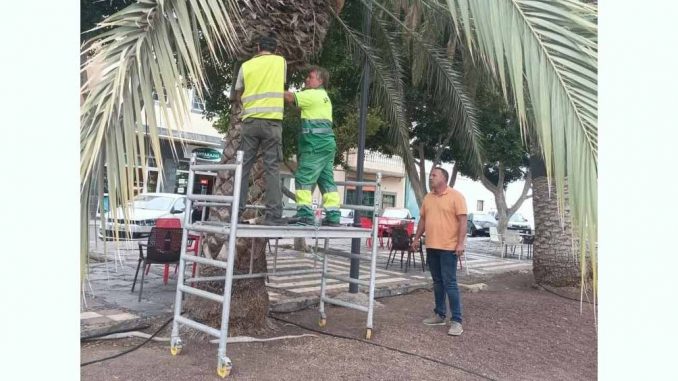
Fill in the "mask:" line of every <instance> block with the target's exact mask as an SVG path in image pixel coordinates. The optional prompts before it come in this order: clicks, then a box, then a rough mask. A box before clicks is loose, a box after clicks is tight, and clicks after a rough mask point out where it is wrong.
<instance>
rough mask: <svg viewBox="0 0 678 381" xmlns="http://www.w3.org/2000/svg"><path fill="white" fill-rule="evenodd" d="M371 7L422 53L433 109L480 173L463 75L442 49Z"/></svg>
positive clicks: (479, 156)
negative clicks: (439, 112)
mask: <svg viewBox="0 0 678 381" xmlns="http://www.w3.org/2000/svg"><path fill="white" fill-rule="evenodd" d="M363 1H364V0H363ZM373 4H374V5H375V6H377V7H378V8H380V9H381V11H382V12H383V13H384V14H386V15H387V16H388V17H389V18H390V19H391V20H393V21H394V22H395V23H396V24H398V25H399V26H400V28H401V29H402V30H403V31H404V32H405V33H407V34H408V35H410V36H411V37H412V42H413V43H415V44H416V45H417V46H418V47H419V51H420V52H421V53H422V54H420V55H419V57H420V59H422V60H423V62H424V65H423V68H422V69H421V71H422V74H421V76H422V77H423V76H426V77H427V83H428V86H429V87H430V88H431V89H432V91H433V94H434V97H433V98H434V100H435V102H436V106H437V107H438V109H440V111H441V112H442V113H443V114H444V115H445V116H446V117H447V119H448V120H449V121H450V134H451V136H452V137H454V138H456V139H457V140H458V142H459V145H460V147H461V149H462V150H463V152H462V154H463V155H464V156H465V157H466V159H467V160H466V161H467V162H468V163H469V165H470V166H472V168H473V169H474V170H476V171H477V172H478V173H480V171H481V170H482V163H483V159H482V146H481V144H480V129H479V128H478V126H477V124H476V109H475V106H474V105H473V101H472V100H471V99H470V98H469V97H468V95H467V92H466V90H465V87H464V85H463V81H462V77H463V75H462V74H461V73H460V72H459V71H458V70H457V69H456V68H455V67H454V65H453V63H452V59H451V58H450V57H448V55H447V51H446V50H445V49H442V48H438V47H436V46H435V45H434V44H433V43H431V42H429V41H427V39H425V38H424V37H422V36H421V35H420V34H419V33H418V32H416V31H414V30H412V29H410V28H409V27H408V26H407V25H405V24H404V23H403V22H402V21H400V20H399V19H398V17H397V16H395V15H394V14H393V13H391V12H390V11H389V10H388V9H387V8H386V7H384V6H383V5H381V4H380V3H378V2H376V1H374V2H373Z"/></svg>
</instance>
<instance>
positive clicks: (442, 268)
mask: <svg viewBox="0 0 678 381" xmlns="http://www.w3.org/2000/svg"><path fill="white" fill-rule="evenodd" d="M448 180H449V174H448V173H447V171H446V170H444V169H443V168H440V167H435V168H433V169H432V170H431V174H430V175H429V184H430V188H431V192H429V193H428V194H427V195H426V197H424V202H423V204H422V206H421V210H420V213H421V216H420V219H419V225H418V226H417V234H416V235H415V237H414V242H412V248H413V249H414V250H418V249H419V239H420V238H421V236H422V235H423V234H424V232H426V261H427V262H428V267H429V269H430V270H431V278H433V296H434V299H435V309H434V310H433V312H434V315H433V316H432V317H430V318H428V319H424V321H423V323H424V324H426V325H445V324H446V322H445V313H446V312H447V306H446V305H445V299H446V298H445V296H447V299H448V300H449V304H450V311H451V315H452V318H451V322H450V329H449V330H448V331H447V334H448V335H452V336H459V335H461V333H462V332H464V330H463V329H462V327H461V295H460V294H459V287H458V286H457V258H458V257H461V256H463V255H464V244H465V240H466V214H467V211H466V200H465V199H464V196H463V195H462V194H461V193H459V192H457V191H456V190H454V189H452V188H451V187H449V186H448V185H447V182H448Z"/></svg>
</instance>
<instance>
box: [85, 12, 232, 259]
mask: <svg viewBox="0 0 678 381" xmlns="http://www.w3.org/2000/svg"><path fill="white" fill-rule="evenodd" d="M239 24H240V14H239V11H238V8H237V5H236V3H235V1H233V0H225V1H215V0H189V1H183V0H169V1H162V0H142V1H140V2H138V3H135V4H132V5H130V6H128V7H126V8H125V9H123V10H121V11H120V12H118V13H116V14H114V15H112V16H110V17H109V18H107V19H106V20H104V21H103V22H101V23H100V25H99V26H98V28H107V30H106V31H104V32H102V33H101V34H100V35H98V36H97V37H96V38H95V39H94V40H92V41H90V42H89V43H87V44H86V45H85V46H95V47H97V48H96V49H97V51H96V52H95V53H94V54H93V55H92V57H91V58H90V59H89V60H88V61H87V62H86V63H85V64H84V65H83V68H82V71H84V72H86V73H88V74H90V79H88V81H87V82H86V83H85V84H84V85H83V87H82V92H83V96H84V97H85V100H84V103H83V104H82V106H81V127H80V179H81V187H80V192H81V208H82V213H81V224H82V227H83V229H82V231H83V234H81V263H83V264H84V263H85V262H86V256H87V242H88V237H87V228H86V227H87V225H88V215H89V197H90V196H89V195H90V193H92V192H93V190H97V188H98V187H97V182H98V184H99V185H101V184H102V183H101V181H100V179H101V178H102V177H103V176H104V174H106V175H107V176H106V177H107V186H108V192H109V200H110V210H111V211H113V213H116V211H117V209H118V206H119V205H122V206H123V207H124V208H123V214H124V218H127V216H128V212H127V210H126V206H127V205H128V200H130V199H131V197H132V195H133V194H134V183H135V181H140V179H138V175H137V170H136V168H137V166H141V167H142V168H143V167H145V166H146V160H147V158H148V155H150V154H151V153H153V154H154V155H155V158H156V161H157V163H158V167H159V173H162V172H163V171H162V154H161V150H160V137H159V130H158V127H159V126H160V125H161V122H162V125H163V127H165V128H166V129H167V131H169V133H170V137H171V134H172V130H181V129H182V128H183V126H185V125H188V123H190V119H189V117H188V116H189V111H190V110H188V99H187V94H186V91H185V89H186V87H187V85H188V84H189V82H190V83H195V84H197V86H195V89H196V90H197V92H198V94H201V92H202V89H203V88H204V87H206V86H207V84H206V80H205V76H204V74H203V70H202V62H201V56H200V40H199V37H198V36H201V37H202V38H204V40H205V41H206V45H207V47H208V49H209V50H210V52H211V53H212V55H213V56H214V57H215V58H216V56H217V51H225V52H226V53H227V54H228V53H230V54H232V53H234V52H236V51H238V50H239V49H240V45H239V40H238V39H237V38H236V27H238V26H239ZM92 74H95V75H92ZM153 93H155V94H158V101H157V102H158V107H157V109H156V107H155V102H154V99H153ZM144 127H146V128H147V131H148V135H149V141H150V152H146V149H145V144H144V133H143V131H144ZM171 147H172V149H173V150H174V145H171ZM175 154H176V153H175ZM104 163H106V166H105V170H104V169H103V168H104V165H103V164H104ZM96 168H102V169H100V170H96ZM144 169H145V168H144ZM142 172H145V171H142ZM97 180H99V181H97ZM161 180H162V179H161ZM98 192H99V194H101V189H98ZM81 270H82V268H81ZM83 271H84V270H83Z"/></svg>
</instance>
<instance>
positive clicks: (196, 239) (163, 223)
mask: <svg viewBox="0 0 678 381" xmlns="http://www.w3.org/2000/svg"><path fill="white" fill-rule="evenodd" d="M155 226H156V227H157V228H167V229H176V228H181V220H180V219H178V218H158V219H157V220H156V221H155ZM188 245H189V246H188V247H187V248H186V252H192V253H195V255H198V248H199V247H200V236H198V235H193V234H189V235H188ZM169 266H170V265H169V264H166V265H165V269H164V270H163V273H162V282H163V284H167V282H168V280H169ZM192 266H193V270H192V272H191V274H192V275H191V276H192V277H195V272H196V270H197V269H196V263H193V264H192ZM178 269H179V265H175V266H174V273H175V274H176V273H177V270H178ZM150 270H151V265H150V263H149V264H148V265H146V275H148V273H149V271H150Z"/></svg>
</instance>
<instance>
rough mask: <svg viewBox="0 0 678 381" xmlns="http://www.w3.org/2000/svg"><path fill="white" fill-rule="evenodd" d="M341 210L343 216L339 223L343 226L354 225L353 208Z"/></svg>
mask: <svg viewBox="0 0 678 381" xmlns="http://www.w3.org/2000/svg"><path fill="white" fill-rule="evenodd" d="M339 212H340V213H341V217H340V219H339V223H340V224H341V226H353V215H354V214H353V213H355V212H354V211H353V209H339Z"/></svg>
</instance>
